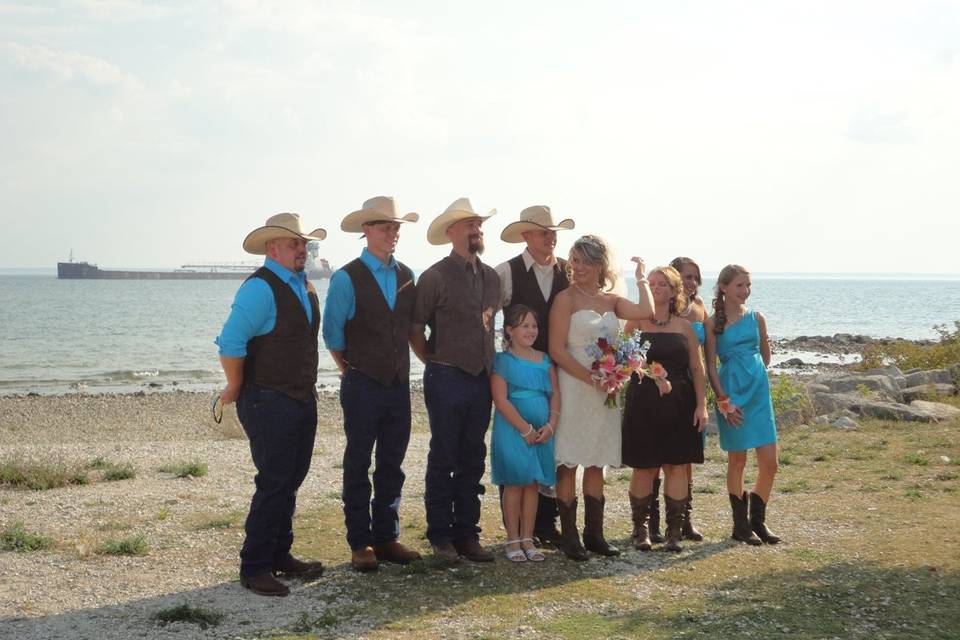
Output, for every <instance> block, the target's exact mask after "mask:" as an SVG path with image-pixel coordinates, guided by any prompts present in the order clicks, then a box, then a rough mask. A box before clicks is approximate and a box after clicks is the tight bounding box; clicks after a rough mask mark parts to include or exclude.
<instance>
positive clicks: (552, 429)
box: [545, 422, 557, 433]
mask: <svg viewBox="0 0 960 640" xmlns="http://www.w3.org/2000/svg"><path fill="white" fill-rule="evenodd" d="M545 426H547V427H549V428H550V433H556V432H557V430H556V429H554V428H553V425H552V424H550V423H549V422H548V423H547V424H546V425H545Z"/></svg>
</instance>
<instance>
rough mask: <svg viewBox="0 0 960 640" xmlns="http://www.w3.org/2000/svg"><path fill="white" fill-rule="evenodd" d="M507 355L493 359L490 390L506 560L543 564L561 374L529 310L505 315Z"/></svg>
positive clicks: (493, 460)
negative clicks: (537, 538)
mask: <svg viewBox="0 0 960 640" xmlns="http://www.w3.org/2000/svg"><path fill="white" fill-rule="evenodd" d="M503 333H504V341H505V342H506V344H507V350H506V351H503V352H500V353H498V354H496V356H494V359H493V375H491V376H490V388H491V392H492V394H493V402H494V405H495V406H496V413H495V414H494V418H493V436H492V438H491V447H490V462H491V464H490V466H491V480H492V481H493V484H496V485H500V486H503V499H502V508H503V523H504V526H505V527H506V529H507V543H506V555H507V558H508V559H509V560H512V561H514V562H524V561H526V560H531V561H534V562H540V561H542V560H543V559H544V556H543V554H542V553H540V551H539V550H537V548H536V547H535V546H534V545H533V527H534V521H535V519H536V515H537V504H538V502H539V498H538V495H537V494H538V491H539V487H540V485H544V486H553V485H555V484H556V483H557V471H556V462H555V461H554V451H553V445H554V439H553V434H554V429H555V426H556V423H557V418H558V417H559V416H560V393H559V391H558V386H557V374H556V370H555V369H554V368H553V365H552V363H551V362H550V358H549V357H548V356H547V354H545V353H542V352H540V351H537V350H536V349H534V348H533V343H534V341H535V340H536V339H537V333H538V329H537V315H536V313H534V312H533V310H532V309H530V308H529V307H526V306H524V305H519V304H518V305H512V306H511V307H508V308H507V310H506V311H505V312H504V318H503Z"/></svg>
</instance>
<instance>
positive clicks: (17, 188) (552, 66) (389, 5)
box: [0, 0, 960, 273]
mask: <svg viewBox="0 0 960 640" xmlns="http://www.w3.org/2000/svg"><path fill="white" fill-rule="evenodd" d="M958 34H960V3H958V2H928V1H924V0H904V1H902V2H876V0H871V1H858V0H850V1H844V2H836V1H835V0H832V1H823V2H822V1H819V0H798V1H796V2H775V1H760V0H756V1H722V0H713V1H703V2H694V1H683V0H679V1H674V2H647V1H633V2H627V1H624V2H604V1H601V0H597V1H596V2H590V3H587V2H564V1H560V0H552V1H549V2H546V1H544V2H540V1H524V2H516V1H514V2H499V1H496V0H488V1H485V2H482V3H461V2H448V1H445V0H436V1H426V0H421V1H417V0H411V1H404V2H392V1H384V2H362V1H355V2H308V1H305V0H282V1H280V0H278V1H276V2H259V1H256V0H209V1H205V2H204V1H199V0H197V1H188V2H177V1H161V2H135V1H132V0H105V1H94V0H75V1H64V2H33V1H30V2H25V1H24V2H17V1H6V0H0V86H2V91H0V267H7V268H10V267H13V268H36V267H53V266H54V265H55V263H56V262H57V261H65V260H66V259H67V258H68V256H69V255H70V252H71V250H72V251H73V254H74V258H75V259H76V260H88V261H91V262H96V263H98V264H99V265H100V266H101V267H104V268H110V267H141V268H145V267H176V266H179V265H181V264H184V263H191V262H201V261H211V260H214V261H237V260H244V259H252V256H247V255H246V254H244V253H243V252H242V249H241V243H242V241H243V238H244V237H245V236H246V234H247V233H248V232H249V231H251V230H252V229H254V228H256V227H258V226H260V225H262V224H263V223H264V222H265V220H266V218H268V217H269V216H271V215H273V214H275V213H278V212H282V211H295V212H298V213H300V214H301V216H302V217H303V219H304V221H305V223H306V224H307V225H308V228H313V227H315V226H321V227H324V228H326V229H327V230H328V232H329V236H328V239H327V240H325V241H324V242H323V243H322V246H321V255H323V256H326V257H327V258H328V259H329V260H330V261H331V263H332V264H334V265H340V264H344V263H345V262H346V261H348V260H350V259H352V258H353V257H355V256H356V255H357V254H358V253H359V251H360V249H361V247H362V241H360V240H359V239H358V238H357V236H355V235H349V234H345V233H343V232H341V231H340V230H339V224H340V220H341V219H342V218H343V217H344V216H345V215H346V214H348V213H350V212H351V211H353V210H355V209H359V208H360V205H361V204H362V202H363V201H364V200H366V199H367V198H370V197H372V196H377V195H392V196H394V197H395V198H396V201H397V203H398V205H399V207H400V208H401V210H402V212H404V213H405V212H408V211H416V212H418V213H420V215H421V223H418V224H414V225H408V226H407V227H405V228H404V230H403V233H402V235H401V240H400V246H399V248H398V252H397V256H398V258H399V259H400V260H402V261H404V262H406V263H407V264H409V265H411V266H413V267H414V268H423V267H426V266H428V265H429V264H431V263H432V262H434V261H436V260H438V259H440V258H442V257H443V256H444V255H446V253H447V252H448V251H449V247H433V246H430V245H428V244H427V242H426V231H427V226H428V224H429V221H430V220H432V219H433V218H434V217H436V216H437V215H439V214H440V213H441V212H442V211H443V210H444V209H445V208H446V207H447V206H448V205H449V204H450V203H451V202H453V201H454V200H455V199H456V198H458V197H461V196H466V197H469V198H470V199H471V201H472V202H473V204H474V207H475V208H476V209H477V210H478V211H482V212H486V211H488V210H490V209H494V208H495V209H497V211H498V213H497V215H496V216H494V217H493V218H491V219H490V220H488V221H487V222H486V223H485V227H484V229H485V232H486V245H487V251H486V254H485V255H484V260H485V261H487V262H490V263H494V264H495V263H497V262H500V261H502V260H505V259H507V258H509V257H511V256H513V255H516V254H517V253H518V252H519V247H518V246H517V245H508V244H505V243H503V242H501V241H500V240H499V235H500V231H501V230H502V229H503V227H505V226H506V225H507V224H509V223H510V222H512V221H516V220H517V219H518V217H519V213H520V211H521V210H522V209H523V208H524V207H527V206H530V205H534V204H545V205H549V206H550V207H551V208H552V210H553V212H554V214H555V215H556V216H557V218H558V219H562V218H568V217H569V218H573V219H574V220H575V221H576V224H577V227H576V230H574V231H567V232H561V234H560V239H559V244H558V252H559V253H560V254H565V253H566V251H567V250H568V249H569V246H570V244H571V243H572V241H573V240H574V239H575V238H576V237H577V236H578V235H580V234H584V233H594V234H598V235H601V236H603V237H606V238H608V239H609V240H610V241H611V242H612V244H613V246H614V247H615V249H616V252H617V256H618V261H619V262H620V263H622V265H623V267H627V265H628V264H629V263H628V258H629V257H630V256H632V255H639V256H642V257H643V258H644V259H645V260H646V261H647V263H648V264H651V265H653V264H662V263H666V262H667V261H669V260H670V259H671V258H673V257H674V256H676V255H687V256H691V257H693V258H694V259H696V260H698V261H699V262H700V264H701V266H702V267H703V268H704V270H713V271H715V270H718V269H719V268H720V267H722V266H723V265H724V264H727V263H730V262H736V263H740V264H743V265H745V266H747V267H748V268H750V269H751V270H752V271H755V272H824V271H828V272H917V273H920V272H923V273H956V272H960V259H958V258H957V253H958V252H957V239H958V238H960V215H958V214H960V37H958Z"/></svg>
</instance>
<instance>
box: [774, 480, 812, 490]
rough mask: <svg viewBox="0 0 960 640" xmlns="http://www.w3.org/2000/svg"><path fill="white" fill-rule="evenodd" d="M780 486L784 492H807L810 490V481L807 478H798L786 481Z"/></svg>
mask: <svg viewBox="0 0 960 640" xmlns="http://www.w3.org/2000/svg"><path fill="white" fill-rule="evenodd" d="M779 488H780V491H781V492H783V493H805V492H807V491H809V490H810V482H809V481H807V479H806V478H797V479H795V480H788V481H786V482H784V483H783V484H781V485H780V487H779Z"/></svg>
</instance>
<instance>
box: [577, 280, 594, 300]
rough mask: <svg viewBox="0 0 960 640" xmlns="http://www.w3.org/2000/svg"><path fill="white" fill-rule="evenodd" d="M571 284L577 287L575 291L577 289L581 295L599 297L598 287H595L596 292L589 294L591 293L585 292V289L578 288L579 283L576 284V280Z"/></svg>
mask: <svg viewBox="0 0 960 640" xmlns="http://www.w3.org/2000/svg"><path fill="white" fill-rule="evenodd" d="M573 286H575V287H576V288H577V291H579V292H580V293H582V294H583V295H585V296H587V297H588V298H599V297H600V290H599V289H597V292H596V293H594V294H593V295H591V294H589V293H587V292H586V291H584V290H583V289H581V288H580V285H578V284H577V283H576V282H574V283H573Z"/></svg>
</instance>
